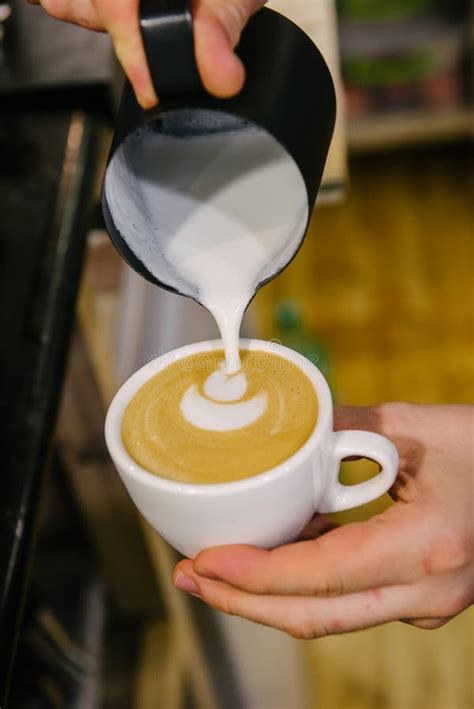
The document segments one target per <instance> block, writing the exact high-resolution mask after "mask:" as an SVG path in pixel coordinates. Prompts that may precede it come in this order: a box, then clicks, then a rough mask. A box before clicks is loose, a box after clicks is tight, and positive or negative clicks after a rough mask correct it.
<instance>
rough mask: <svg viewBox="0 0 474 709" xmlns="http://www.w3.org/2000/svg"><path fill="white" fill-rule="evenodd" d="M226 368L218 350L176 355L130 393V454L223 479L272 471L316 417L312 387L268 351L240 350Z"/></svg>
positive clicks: (206, 478)
mask: <svg viewBox="0 0 474 709" xmlns="http://www.w3.org/2000/svg"><path fill="white" fill-rule="evenodd" d="M240 358H241V362H242V367H241V370H240V371H239V372H238V373H237V374H233V375H227V374H226V373H225V369H224V368H225V356H224V352H223V351H221V350H217V351H216V350H214V351H209V352H200V353H198V354H194V355H190V356H188V357H185V358H183V359H180V360H178V361H176V362H174V363H172V364H170V365H168V366H167V367H165V368H164V369H162V370H161V371H160V372H158V373H157V374H155V376H153V377H152V378H151V379H149V380H148V381H147V382H146V383H145V384H144V385H143V386H142V387H141V388H140V389H139V390H138V391H137V393H136V394H135V395H134V396H133V398H132V399H131V401H130V403H129V404H128V406H127V407H126V409H125V412H124V415H123V419H122V429H121V430H122V439H123V443H124V445H125V448H126V450H127V452H128V453H129V455H130V456H131V458H133V459H134V460H135V461H136V462H137V463H138V464H139V465H140V466H141V467H143V468H144V469H146V470H148V471H149V472H151V473H154V474H155V475H160V476H162V477H165V478H169V479H171V480H177V481H181V482H186V483H225V482H232V481H235V480H241V479H244V478H248V477H251V476H253V475H258V474H259V473H263V472H264V471H265V470H270V469H271V468H274V467H275V466H276V465H280V464H281V463H283V462H284V461H285V460H287V459H288V458H290V457H291V456H292V455H293V454H294V453H296V452H297V451H298V450H299V449H300V448H301V447H302V446H303V445H304V443H305V442H306V441H307V440H308V438H309V437H310V435H311V433H312V431H313V430H314V427H315V425H316V421H317V415H318V402H317V397H316V392H315V389H314V386H313V385H312V383H311V381H310V380H309V378H308V377H307V376H306V374H305V373H304V372H303V371H302V370H301V369H300V368H299V367H298V366H297V365H296V364H294V363H293V362H291V361H289V360H288V359H286V358H284V357H280V356H279V355H278V354H275V353H273V352H271V351H266V352H265V351H263V350H256V351H249V350H243V351H241V352H240Z"/></svg>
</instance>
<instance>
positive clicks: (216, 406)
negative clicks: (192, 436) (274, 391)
mask: <svg viewBox="0 0 474 709" xmlns="http://www.w3.org/2000/svg"><path fill="white" fill-rule="evenodd" d="M222 370H223V368H222V367H221V369H220V370H219V371H217V372H213V373H212V374H211V375H209V377H208V378H207V379H206V381H205V383H204V386H203V393H202V394H201V392H200V391H199V389H198V387H197V386H196V385H195V384H193V385H192V386H190V387H189V389H188V390H187V391H186V392H185V394H184V396H183V398H182V399H181V413H182V414H183V416H184V418H185V419H186V420H187V421H188V422H189V423H191V424H192V425H193V426H196V427H197V428H202V429H205V430H206V431H235V429H236V428H243V427H244V426H250V424H252V423H255V421H257V420H258V419H259V418H260V417H261V416H262V415H263V414H264V413H265V410H266V408H267V395H266V393H265V392H259V393H258V394H256V395H255V396H254V397H252V398H251V399H249V400H248V401H239V399H242V398H243V397H244V396H245V393H246V391H247V378H246V376H245V374H242V373H240V374H235V375H233V376H232V375H230V376H229V375H226V374H225V373H224V372H223V371H222ZM231 402H235V403H231Z"/></svg>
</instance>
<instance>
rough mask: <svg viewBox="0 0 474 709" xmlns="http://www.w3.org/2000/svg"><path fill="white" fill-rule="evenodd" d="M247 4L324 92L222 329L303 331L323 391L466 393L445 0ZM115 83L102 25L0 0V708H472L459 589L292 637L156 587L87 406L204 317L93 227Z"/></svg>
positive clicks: (396, 396) (453, 29)
mask: <svg viewBox="0 0 474 709" xmlns="http://www.w3.org/2000/svg"><path fill="white" fill-rule="evenodd" d="M269 5H270V7H273V8H274V9H276V10H279V11H280V12H282V13H284V14H287V15H288V16H289V17H291V18H292V19H294V20H295V21H296V22H297V23H298V24H300V25H301V26H302V27H303V28H304V29H305V30H306V31H307V32H308V33H309V34H310V35H311V36H312V37H313V38H314V40H315V42H316V43H317V44H318V46H319V47H320V49H321V51H322V52H323V54H324V56H325V58H326V60H327V61H328V64H329V65H330V68H331V71H332V73H333V77H334V81H335V83H336V87H337V92H338V105H339V112H338V119H337V126H336V131H335V135H334V139H333V144H332V146H331V151H330V155H329V158H328V163H327V167H326V172H325V176H324V180H323V185H322V188H321V191H320V195H319V198H318V204H317V207H316V209H315V212H314V215H313V218H312V221H311V226H310V230H309V233H308V236H307V238H306V241H305V243H304V246H303V248H302V250H301V252H300V253H299V255H298V257H297V258H296V259H295V261H294V262H293V263H292V264H291V265H290V266H289V267H288V269H287V270H286V271H285V272H284V273H283V274H282V275H280V276H279V277H278V278H277V279H275V280H273V281H272V282H271V283H270V284H268V285H267V286H266V287H265V288H263V289H262V290H261V291H260V292H259V293H258V294H257V296H256V298H255V300H254V301H253V303H252V305H251V307H250V308H249V310H248V312H247V315H246V319H245V324H244V329H245V334H247V335H255V336H259V337H264V338H276V339H278V340H280V341H282V342H283V343H284V344H286V345H288V346H290V347H293V348H294V349H296V350H298V351H300V352H302V353H303V354H307V355H309V354H311V355H314V354H316V355H317V357H318V363H319V366H320V368H321V369H322V371H323V372H324V373H325V375H326V376H327V378H328V379H329V382H330V385H331V388H332V391H333V395H334V398H335V400H336V402H338V403H344V404H354V405H357V404H376V403H379V402H383V401H387V400H404V401H410V402H423V403H434V404H442V403H453V402H456V403H472V401H473V397H474V369H473V366H472V360H473V345H474V308H473V305H474V290H473V278H472V273H473V270H474V249H473V209H472V197H473V190H472V187H473V184H472V183H473V172H472V155H471V147H472V145H471V140H472V129H473V122H472V118H473V114H472V72H471V68H472V59H473V18H472V14H471V9H470V7H469V4H468V3H467V2H464V1H463V0H449V2H448V0H386V1H385V2H383V3H382V2H376V1H375V0H338V2H336V3H334V2H332V1H331V0H272V1H271V2H270V3H269ZM121 85H122V77H121V73H120V71H119V69H118V67H117V65H116V62H115V60H114V57H113V52H112V50H111V47H110V43H109V40H108V38H107V37H105V36H102V35H99V34H94V33H90V32H87V31H85V30H81V29H79V28H76V27H71V26H68V25H65V24H61V23H59V22H57V21H55V20H52V19H50V18H48V17H46V16H45V15H44V13H43V12H42V10H41V8H39V7H32V6H29V5H27V4H26V3H23V2H20V1H19V0H18V1H16V2H15V1H10V2H3V3H2V2H0V237H1V242H0V276H1V277H0V294H1V296H0V312H1V317H2V323H3V328H2V332H4V333H5V337H4V338H3V339H2V346H1V348H0V349H1V353H0V357H1V359H0V363H1V366H0V371H2V381H1V394H2V395H1V398H0V406H1V407H2V408H3V411H2V414H3V416H2V420H4V421H5V424H4V427H3V430H2V431H1V432H0V436H1V440H2V450H4V451H5V465H4V473H3V481H4V482H3V494H1V493H0V589H1V605H0V705H1V706H8V707H14V708H15V709H16V708H19V709H29V708H30V707H31V708H32V709H33V708H34V709H37V708H38V709H40V708H41V709H42V708H43V707H45V708H49V707H68V708H69V707H78V708H80V709H82V708H87V709H88V708H89V707H91V708H96V707H97V709H99V708H101V709H102V708H104V709H122V708H123V709H125V708H127V709H128V708H130V709H152V708H155V707H160V708H161V707H163V709H181V708H184V707H194V706H198V707H204V709H211V708H212V707H225V708H226V709H227V708H228V707H230V708H232V707H236V708H237V709H240V708H241V707H242V708H243V707H245V708H246V707H249V709H299V708H300V707H301V709H306V708H311V709H472V707H473V706H474V688H473V679H472V668H473V666H474V662H473V661H474V657H473V642H472V638H473V637H474V615H473V612H472V609H470V610H469V611H467V612H465V613H464V614H462V615H461V616H460V617H458V618H457V619H455V620H454V621H452V622H451V623H449V624H448V625H447V626H445V627H444V628H442V629H440V630H437V631H435V632H426V631H421V630H417V629H415V628H412V627H410V626H407V625H403V624H400V623H392V624H389V625H387V626H383V627H380V628H376V629H372V630H367V631H362V632H359V633H354V634H351V635H346V636H338V637H331V638H325V639H322V640H317V641H311V642H304V643H303V642H298V641H295V640H293V639H291V638H287V637H286V636H283V635H282V634H280V633H278V632H276V631H272V630H270V629H267V628H262V627H260V626H256V625H253V624H251V623H247V622H246V621H242V620H239V619H236V618H227V617H223V616H219V615H218V614H216V613H214V612H213V611H210V610H209V609H207V608H205V607H204V606H203V604H201V603H200V602H199V601H196V600H195V599H188V598H184V597H183V595H182V594H180V593H179V592H177V591H175V590H174V588H173V587H172V585H171V583H170V573H171V569H172V568H173V565H174V563H175V561H176V555H175V554H174V552H173V551H172V550H171V549H170V548H169V547H168V546H167V545H166V544H165V543H164V542H163V541H162V540H160V539H159V538H158V536H157V535H156V534H155V533H154V532H153V531H151V530H150V528H148V526H147V525H146V523H144V522H143V520H141V519H139V518H138V515H137V514H136V513H135V511H134V509H133V508H132V506H131V502H130V501H129V499H128V497H127V496H126V494H125V492H124V490H123V488H122V485H121V483H120V482H119V479H118V476H117V475H116V473H115V471H114V470H113V467H112V466H111V463H110V461H109V458H108V455H107V452H106V450H105V447H104V442H103V435H102V428H103V419H104V412H105V410H106V407H107V405H108V403H109V401H110V400H111V398H112V396H113V394H114V392H115V391H116V389H117V387H118V386H119V384H120V383H121V382H122V381H123V380H124V379H125V378H127V377H128V376H129V375H130V374H131V373H132V372H133V371H134V370H135V369H136V368H138V367H139V366H140V365H141V364H143V363H144V362H146V361H148V360H149V359H150V358H151V357H153V356H155V355H156V354H158V353H162V352H164V351H166V350H169V349H172V348H174V347H177V346H179V345H181V344H185V343H188V342H191V341H194V340H201V339H205V338H207V337H210V336H214V335H215V334H216V331H215V328H214V325H213V323H212V321H211V319H210V316H209V315H208V314H207V313H206V312H205V311H204V310H203V309H202V308H200V307H199V306H198V305H196V304H194V303H192V302H190V301H188V300H186V299H184V298H180V297H178V296H174V295H171V294H169V293H165V292H164V291H160V290H158V289H156V288H154V287H153V286H151V285H150V284H148V283H146V282H145V281H143V280H141V279H140V278H139V277H138V276H136V274H134V273H132V272H131V271H130V269H129V268H128V267H127V266H125V265H124V264H123V262H122V261H121V260H120V258H119V257H118V256H117V254H116V253H115V251H114V250H113V248H112V246H111V244H110V242H109V239H108V237H107V235H106V234H105V232H104V227H103V222H102V218H101V215H100V209H99V197H100V188H101V179H102V175H103V170H104V166H105V161H106V158H107V153H108V148H109V145H110V140H111V136H112V131H113V121H114V114H115V111H116V108H117V101H118V98H119V96H120V91H121ZM58 412H59V413H58ZM372 472H373V471H372V467H371V464H369V463H364V462H359V463H350V464H345V467H344V470H343V473H342V475H343V477H344V479H345V481H346V482H349V483H350V482H358V481H360V480H362V479H364V477H368V476H370V475H371V474H372ZM389 504H391V503H390V500H389V499H388V497H387V498H386V499H382V500H379V501H376V502H374V503H371V504H370V505H367V506H365V507H364V508H360V509H358V510H356V511H352V512H347V513H344V514H340V515H337V516H336V519H337V521H338V522H340V523H350V522H351V521H354V520H356V519H357V520H358V519H365V518H368V517H369V516H371V515H373V514H375V513H377V512H379V511H381V510H382V509H384V508H385V507H386V506H388V505H389ZM7 695H8V696H9V699H8V700H7V699H6V697H7Z"/></svg>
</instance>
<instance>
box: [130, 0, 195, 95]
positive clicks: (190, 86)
mask: <svg viewBox="0 0 474 709" xmlns="http://www.w3.org/2000/svg"><path fill="white" fill-rule="evenodd" d="M140 32H141V35H142V40H143V45H144V48H145V54H146V58H147V61H148V66H149V68H150V73H151V77H152V80H153V84H154V87H155V90H156V92H157V94H158V96H178V95H180V94H187V93H193V92H195V91H201V90H202V83H201V79H200V77H199V72H198V69H197V65H196V60H195V57H194V37H193V20H192V16H191V12H190V9H189V1H188V0H141V2H140Z"/></svg>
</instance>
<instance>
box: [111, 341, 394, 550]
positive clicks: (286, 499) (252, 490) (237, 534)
mask: <svg viewBox="0 0 474 709" xmlns="http://www.w3.org/2000/svg"><path fill="white" fill-rule="evenodd" d="M240 347H241V349H246V350H259V351H264V352H270V353H273V354H277V355H279V356H281V357H284V358H286V359H287V360H289V361H290V362H293V363H294V364H296V365H297V366H298V367H299V368H300V369H301V370H302V371H303V372H304V373H305V374H306V375H307V377H308V379H309V380H310V382H311V383H312V385H313V386H314V389H315V392H316V396H317V398H318V417H317V421H316V425H315V427H314V430H313V432H312V434H311V436H310V437H309V439H308V440H307V441H306V443H304V445H303V446H302V447H301V448H300V449H299V450H298V451H296V453H294V454H293V455H292V456H291V457H290V458H288V460H286V461H285V462H284V463H281V464H280V465H277V466H275V467H274V468H271V469H270V470H266V471H265V472H263V473H260V474H259V475H255V476H253V477H250V478H245V479H243V480H237V481H236V482H226V483H218V484H210V485H208V484H198V483H182V482H177V481H173V480H169V479H167V478H161V477H159V476H157V475H155V474H152V473H149V472H148V471H147V470H145V469H144V468H142V467H141V466H140V465H138V463H136V462H135V461H134V460H133V459H132V458H131V457H130V455H129V454H128V453H127V451H126V449H125V446H124V445H123V442H122V436H121V424H122V417H123V413H124V410H125V408H126V406H127V404H128V402H129V401H130V399H131V398H132V397H133V395H134V394H135V393H136V392H137V391H138V389H140V387H141V386H143V384H145V382H146V381H148V379H150V378H151V377H153V376H154V375H155V374H157V372H159V371H161V370H162V369H164V368H165V367H167V366H168V365H170V364H172V363H173V362H176V361H178V360H180V359H183V358H184V357H189V356H190V355H195V354H200V353H202V352H209V351H211V350H217V349H222V341H221V340H214V341H211V342H198V343H196V344H193V345H187V346H186V347H181V348H180V349H178V350H174V351H172V352H168V353H167V354H165V355H163V356H161V357H158V358H157V359H155V360H153V361H152V362H149V363H148V364H146V365H145V366H144V367H142V368H141V369H140V370H138V372H136V373H135V374H133V375H132V376H131V377H130V379H128V381H126V382H125V384H124V385H123V386H122V387H121V388H120V389H119V391H118V392H117V394H116V395H115V398H114V400H113V401H112V403H111V405H110V408H109V410H108V413H107V418H106V422H105V439H106V442H107V447H108V449H109V452H110V455H111V456H112V460H113V462H114V464H115V466H116V468H117V470H118V472H119V475H120V477H121V478H122V480H123V482H124V483H125V486H126V488H127V490H128V492H129V493H130V496H131V497H132V499H133V501H134V503H135V504H136V506H137V507H138V509H139V510H140V512H141V513H142V514H143V516H144V517H145V519H147V520H148V522H149V523H150V524H151V525H152V526H153V527H154V528H155V529H156V530H157V531H158V532H159V533H160V534H161V536H162V537H164V538H165V539H166V540H167V541H168V542H169V543H170V544H171V546H173V547H174V548H175V549H177V550H178V551H180V552H181V553H182V554H184V555H185V556H188V557H191V558H193V557H195V556H196V555H197V554H198V552H199V551H201V550H202V549H205V548H207V547H211V546H216V545H220V544H252V545H255V546H259V547H265V548H271V547H275V546H278V545H280V544H284V543H286V542H289V541H291V540H293V539H295V538H296V537H298V535H299V533H300V532H301V531H302V529H303V528H304V526H305V525H306V524H307V522H308V521H309V520H310V519H311V517H312V516H313V515H314V513H315V512H336V511H339V510H347V509H350V508H351V507H357V506H358V505H363V504H364V503H366V502H370V501H371V500H373V499H375V498H376V497H379V496H380V495H382V494H383V493H385V492H386V491H387V490H388V489H389V488H390V487H391V486H392V484H393V483H394V481H395V478H396V475H397V470H398V454H397V450H396V448H395V446H394V445H393V443H391V442H390V441H389V440H388V439H387V438H384V437H383V436H380V435H378V434H376V433H370V432H368V431H338V432H334V431H333V404H332V399H331V393H330V391H329V387H328V385H327V383H326V380H325V379H324V377H323V375H322V374H321V372H320V371H319V370H318V369H317V368H316V367H315V366H314V364H312V363H311V362H310V361H309V360H308V359H306V358H305V357H303V356H302V355H300V354H298V353H296V352H294V351H293V350H290V349H288V348H287V347H283V346H282V345H277V344H275V343H274V342H264V341H261V340H241V341H240ZM348 456H360V457H363V458H369V459H370V460H373V461H375V462H377V463H378V464H379V465H380V468H381V470H380V472H379V474H378V475H376V476H375V477H373V478H371V479H369V480H366V481H365V482H362V483H359V484H357V485H349V486H348V485H342V484H341V483H340V482H339V466H340V463H341V460H343V459H344V458H347V457H348Z"/></svg>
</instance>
